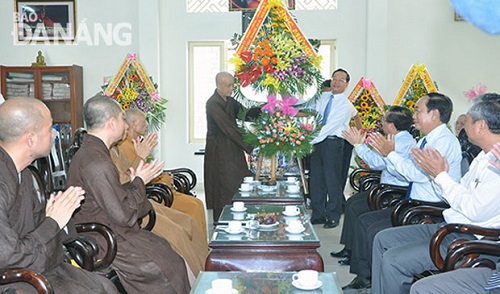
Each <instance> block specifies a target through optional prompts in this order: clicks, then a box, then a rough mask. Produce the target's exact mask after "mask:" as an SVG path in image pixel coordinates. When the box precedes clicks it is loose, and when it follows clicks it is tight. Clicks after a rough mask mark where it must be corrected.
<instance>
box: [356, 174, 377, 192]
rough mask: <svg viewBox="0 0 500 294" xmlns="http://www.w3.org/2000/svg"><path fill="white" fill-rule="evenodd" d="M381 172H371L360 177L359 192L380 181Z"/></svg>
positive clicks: (370, 187) (374, 185)
mask: <svg viewBox="0 0 500 294" xmlns="http://www.w3.org/2000/svg"><path fill="white" fill-rule="evenodd" d="M380 176H381V174H380V173H369V174H367V175H364V176H361V177H360V178H359V181H358V183H359V192H364V191H368V190H370V189H372V188H374V187H376V186H377V185H378V184H379V183H380Z"/></svg>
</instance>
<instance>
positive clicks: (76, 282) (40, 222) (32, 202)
mask: <svg viewBox="0 0 500 294" xmlns="http://www.w3.org/2000/svg"><path fill="white" fill-rule="evenodd" d="M39 196H40V197H41V196H42V195H40V194H39V193H38V192H37V191H36V189H35V187H34V184H33V177H32V175H31V172H30V171H29V170H27V169H25V170H23V171H22V172H21V173H20V174H19V175H18V173H17V170H16V167H15V165H14V162H13V161H12V159H11V157H10V156H9V154H7V153H6V152H5V150H3V149H2V148H1V147H0V246H1V250H0V268H2V269H4V268H27V269H30V270H33V271H36V272H39V273H42V274H43V275H44V276H45V277H46V278H47V279H48V280H49V282H50V283H51V285H52V287H53V288H54V290H55V292H56V293H82V294H83V293H117V290H116V288H115V287H114V286H113V284H112V283H111V282H110V281H109V280H107V279H106V278H104V277H100V276H97V275H95V274H93V273H90V272H87V271H84V270H82V269H78V268H76V267H74V266H72V265H70V264H68V263H64V262H63V260H64V256H63V245H62V244H63V243H62V242H63V241H64V240H65V239H66V238H67V235H66V234H65V233H64V231H62V230H60V229H59V226H58V225H57V223H56V221H55V220H53V219H52V218H49V217H46V216H45V202H44V201H43V199H39ZM70 226H72V223H69V224H68V227H70ZM73 229H74V227H73ZM9 287H10V288H15V289H18V290H19V291H21V292H22V293H37V292H35V291H34V288H33V287H31V286H29V285H27V284H24V283H16V284H13V285H5V286H0V292H2V293H3V290H5V289H7V288H9Z"/></svg>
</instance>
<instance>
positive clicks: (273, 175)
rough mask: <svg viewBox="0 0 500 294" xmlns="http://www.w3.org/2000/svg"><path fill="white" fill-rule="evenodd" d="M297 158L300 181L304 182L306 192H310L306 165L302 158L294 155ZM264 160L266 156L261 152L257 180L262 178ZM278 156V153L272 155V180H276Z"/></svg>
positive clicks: (256, 173)
mask: <svg viewBox="0 0 500 294" xmlns="http://www.w3.org/2000/svg"><path fill="white" fill-rule="evenodd" d="M294 158H295V160H297V165H298V166H299V172H300V181H301V183H302V187H304V194H309V186H308V184H307V179H306V175H305V173H304V165H303V164H302V160H300V159H298V158H297V157H294ZM263 160H264V156H263V155H262V154H259V158H258V159H257V168H256V171H255V180H256V181H258V180H259V179H260V173H261V170H262V161H263ZM276 161H277V158H276V155H273V156H271V174H270V180H271V182H273V181H274V182H276V169H277V168H276V167H277V163H276Z"/></svg>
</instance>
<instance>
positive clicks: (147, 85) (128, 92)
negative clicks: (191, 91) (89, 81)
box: [102, 54, 167, 132]
mask: <svg viewBox="0 0 500 294" xmlns="http://www.w3.org/2000/svg"><path fill="white" fill-rule="evenodd" d="M157 88H158V85H157V84H156V83H154V82H153V79H152V78H151V77H148V76H147V75H146V72H145V71H144V69H143V68H142V65H141V64H140V63H139V62H138V60H137V57H136V56H135V54H129V55H128V56H127V59H126V60H125V61H124V63H123V64H122V66H121V68H120V70H119V71H118V74H117V75H116V76H115V77H114V78H113V80H112V81H111V82H110V83H106V84H104V85H103V86H102V94H103V95H106V96H108V97H111V98H113V99H115V100H116V101H118V103H120V106H121V107H122V109H123V110H127V109H129V108H130V107H132V108H137V109H140V110H141V111H142V112H143V113H144V114H145V115H146V121H147V122H148V124H149V129H150V130H151V131H153V132H155V131H158V130H159V129H160V128H161V126H162V124H163V123H164V122H165V119H166V115H165V110H166V109H167V108H166V105H165V104H166V103H167V100H166V99H164V98H161V97H160V96H159V94H158V91H157Z"/></svg>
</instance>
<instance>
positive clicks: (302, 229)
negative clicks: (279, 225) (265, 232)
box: [285, 227, 306, 234]
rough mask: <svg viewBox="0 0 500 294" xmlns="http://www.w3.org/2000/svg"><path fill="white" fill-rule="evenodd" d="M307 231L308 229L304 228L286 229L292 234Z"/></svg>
mask: <svg viewBox="0 0 500 294" xmlns="http://www.w3.org/2000/svg"><path fill="white" fill-rule="evenodd" d="M305 230H306V228H304V227H302V228H300V229H299V230H291V229H290V228H289V227H286V228H285V231H287V232H288V233H290V234H300V233H302V232H303V231H305Z"/></svg>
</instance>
